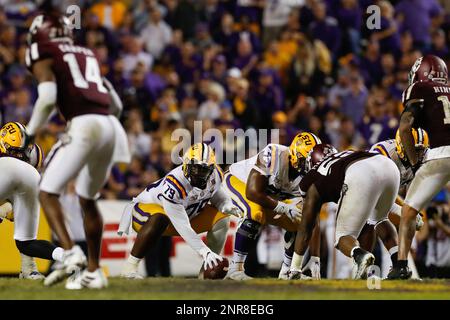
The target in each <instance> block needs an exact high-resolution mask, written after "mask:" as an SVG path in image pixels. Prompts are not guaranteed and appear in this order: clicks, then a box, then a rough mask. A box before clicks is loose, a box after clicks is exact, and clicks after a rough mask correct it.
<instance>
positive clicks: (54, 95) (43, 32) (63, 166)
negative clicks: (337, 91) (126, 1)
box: [26, 14, 128, 289]
mask: <svg viewBox="0 0 450 320" xmlns="http://www.w3.org/2000/svg"><path fill="white" fill-rule="evenodd" d="M27 41H28V49H27V52H26V64H27V67H28V68H29V70H30V71H31V72H32V73H33V75H34V76H35V78H36V79H37V81H38V82H39V84H38V99H37V101H36V103H35V106H34V110H33V114H32V117H31V120H30V122H29V123H28V125H27V131H28V133H29V134H30V135H31V136H34V135H35V134H36V132H37V130H38V129H39V128H40V127H41V126H42V125H43V124H44V123H45V122H46V120H47V119H48V117H49V115H50V113H51V112H52V111H53V109H54V107H55V106H57V108H58V110H59V112H60V114H61V115H62V116H63V117H64V118H65V120H66V121H67V123H68V125H67V132H66V134H65V135H64V136H63V137H62V138H61V139H60V141H58V143H57V144H56V145H55V146H54V147H53V149H52V150H51V152H50V154H49V156H48V157H47V162H46V169H45V172H44V174H43V176H42V180H41V182H40V193H39V198H40V202H41V205H42V207H43V208H44V211H45V214H46V216H47V220H48V222H49V224H50V226H51V228H52V230H53V231H54V232H55V233H56V235H57V236H58V239H59V241H60V243H61V246H62V247H63V248H64V249H65V254H64V256H65V259H64V268H63V269H62V270H56V271H54V272H53V273H51V274H50V275H49V276H48V277H47V279H46V280H45V282H44V283H45V284H46V285H51V284H53V283H56V282H58V281H61V280H63V279H65V278H66V277H67V275H68V274H70V273H73V274H74V276H73V277H70V278H69V279H68V280H67V283H66V288H67V289H81V288H82V287H88V288H103V287H106V286H107V284H108V282H107V279H106V276H105V275H104V274H103V272H102V270H101V269H100V267H99V257H100V247H101V238H102V230H103V221H102V217H101V215H100V212H99V211H98V209H97V207H96V202H95V199H96V195H97V193H98V191H99V190H100V188H101V187H102V186H103V185H104V183H105V181H106V179H107V177H108V175H109V172H110V169H111V167H112V165H113V162H114V161H115V160H117V158H116V157H115V155H116V154H117V152H118V151H117V143H116V141H119V140H117V139H119V138H118V136H120V139H121V141H122V140H123V136H124V135H125V132H124V130H123V128H122V127H121V125H120V123H119V122H118V120H117V119H116V118H115V117H114V116H112V115H110V113H111V110H110V109H111V106H114V107H115V110H113V111H114V112H116V113H117V112H118V113H120V111H121V102H120V99H118V98H117V94H116V93H115V91H114V89H113V88H112V86H110V84H109V83H106V82H104V79H102V77H101V75H100V68H99V65H98V61H97V59H96V57H95V55H94V53H93V52H92V51H91V50H90V49H88V48H84V47H80V46H77V45H74V44H73V41H72V33H71V29H70V25H69V21H68V19H67V18H66V17H63V16H59V15H56V14H47V15H38V16H36V17H35V18H34V20H33V22H32V24H31V27H30V31H29V34H28V39H27ZM125 139H126V138H125ZM121 151H123V152H125V153H127V152H128V150H127V149H126V148H125V150H121ZM74 178H76V192H77V194H78V196H79V200H80V204H81V207H82V209H83V211H84V226H85V232H86V239H87V244H88V259H87V269H86V270H84V271H83V272H75V271H77V270H80V268H82V267H84V266H85V264H86V257H85V256H84V253H83V252H82V250H81V249H80V248H79V247H78V246H75V245H74V242H73V240H72V239H71V237H70V235H69V233H68V231H67V229H66V226H65V222H64V218H63V212H62V208H61V204H60V202H59V194H60V193H61V192H62V191H63V190H64V188H65V186H66V185H67V183H68V182H69V181H70V180H71V179H74Z"/></svg>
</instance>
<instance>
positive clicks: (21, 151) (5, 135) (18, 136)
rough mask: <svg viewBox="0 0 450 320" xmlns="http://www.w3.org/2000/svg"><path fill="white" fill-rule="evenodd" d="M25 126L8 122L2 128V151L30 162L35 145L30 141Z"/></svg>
mask: <svg viewBox="0 0 450 320" xmlns="http://www.w3.org/2000/svg"><path fill="white" fill-rule="evenodd" d="M30 142H31V141H30V137H29V136H28V134H27V132H26V129H25V127H24V126H23V125H22V124H20V123H18V122H8V123H6V124H5V125H4V126H3V127H2V128H1V129H0V153H1V154H3V155H7V156H10V157H14V158H17V159H20V160H23V161H26V162H28V161H29V158H30V154H31V151H32V150H33V147H34V145H33V144H32V143H30Z"/></svg>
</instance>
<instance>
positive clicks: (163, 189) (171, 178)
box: [135, 166, 223, 219]
mask: <svg viewBox="0 0 450 320" xmlns="http://www.w3.org/2000/svg"><path fill="white" fill-rule="evenodd" d="M222 179H223V173H222V171H221V169H220V168H219V167H218V166H215V169H214V171H213V173H212V174H211V176H210V177H209V179H208V183H207V185H206V188H205V189H203V190H201V189H199V188H194V187H193V186H192V185H191V184H190V182H189V181H188V179H187V178H186V177H185V176H184V173H183V169H182V166H178V167H176V168H175V169H173V170H172V171H170V172H169V173H168V174H167V175H166V176H165V177H164V178H161V179H159V180H158V181H156V182H154V183H152V184H150V185H149V186H147V188H145V190H144V191H142V192H141V193H140V194H139V195H138V196H137V197H136V198H135V199H136V200H137V201H138V202H140V203H154V204H159V205H161V206H162V200H163V199H166V200H167V201H169V202H172V203H175V204H182V205H183V207H184V208H185V210H186V213H187V215H188V216H189V219H192V218H194V217H195V216H197V215H198V214H199V213H200V211H201V210H202V209H203V208H204V207H205V205H206V204H207V203H208V202H209V200H210V199H211V198H212V197H213V196H214V194H216V192H217V191H218V190H219V188H220V185H221V182H222ZM169 214H170V213H169Z"/></svg>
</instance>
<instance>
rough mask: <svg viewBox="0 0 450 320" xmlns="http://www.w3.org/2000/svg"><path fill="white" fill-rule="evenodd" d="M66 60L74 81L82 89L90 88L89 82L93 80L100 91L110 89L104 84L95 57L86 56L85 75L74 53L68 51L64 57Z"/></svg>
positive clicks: (104, 91)
mask: <svg viewBox="0 0 450 320" xmlns="http://www.w3.org/2000/svg"><path fill="white" fill-rule="evenodd" d="M63 59H64V61H65V62H67V63H68V64H69V68H70V73H71V74H72V78H73V81H74V85H75V87H77V88H80V89H88V88H89V83H88V82H93V83H95V84H96V85H97V89H98V91H100V92H102V93H107V92H108V91H107V90H106V88H105V87H104V86H103V81H102V77H101V76H100V68H99V67H98V62H97V60H96V59H95V58H94V57H86V70H85V73H84V77H83V75H82V74H81V70H80V66H79V65H78V62H77V59H76V57H75V55H74V54H73V53H67V54H65V55H64V57H63Z"/></svg>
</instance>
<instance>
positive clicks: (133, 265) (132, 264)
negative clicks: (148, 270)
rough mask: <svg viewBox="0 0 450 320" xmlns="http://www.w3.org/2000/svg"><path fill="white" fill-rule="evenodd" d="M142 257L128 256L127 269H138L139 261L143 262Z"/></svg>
mask: <svg viewBox="0 0 450 320" xmlns="http://www.w3.org/2000/svg"><path fill="white" fill-rule="evenodd" d="M141 260H142V259H141V258H136V257H135V256H133V255H131V254H130V256H129V257H128V260H127V269H128V270H133V271H137V269H138V267H139V262H141Z"/></svg>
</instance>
